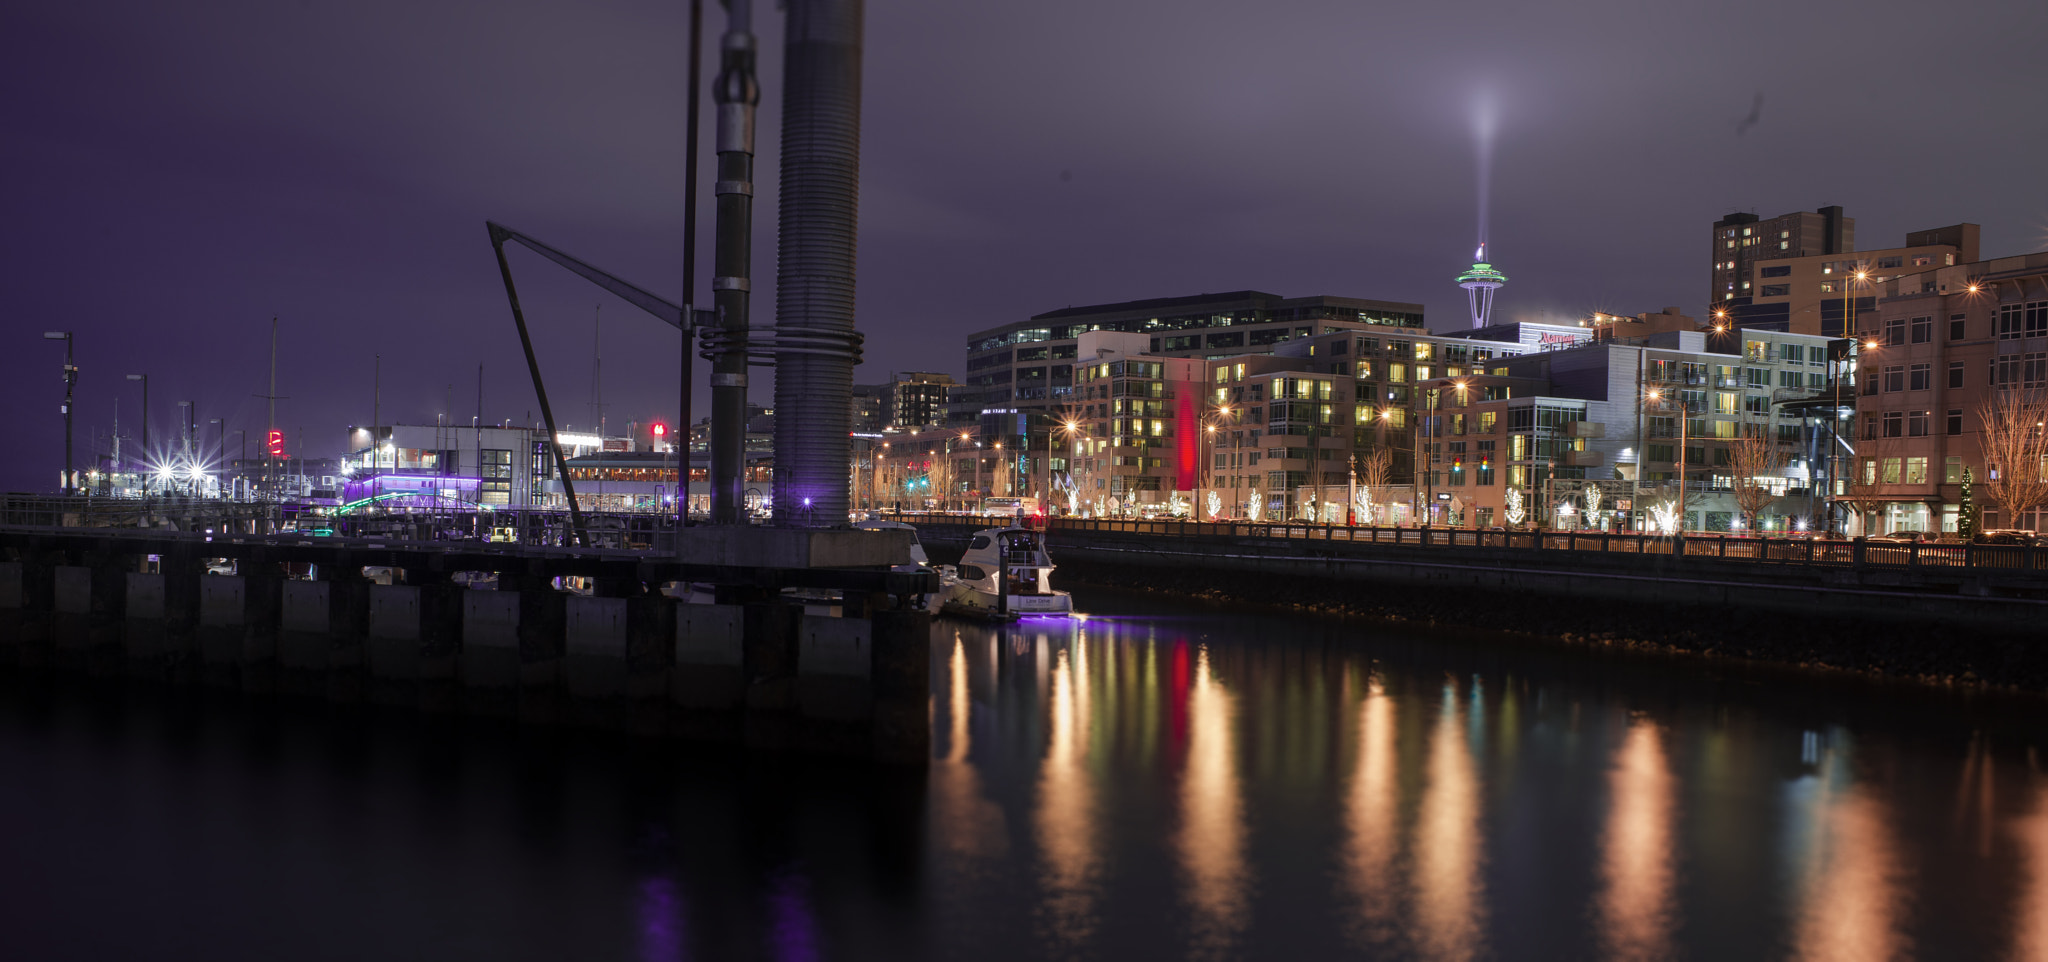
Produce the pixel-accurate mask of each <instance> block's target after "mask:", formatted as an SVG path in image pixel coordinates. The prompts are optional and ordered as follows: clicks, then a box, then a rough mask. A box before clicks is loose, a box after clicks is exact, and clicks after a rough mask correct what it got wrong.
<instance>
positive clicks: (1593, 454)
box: [1558, 451, 1606, 468]
mask: <svg viewBox="0 0 2048 962" xmlns="http://www.w3.org/2000/svg"><path fill="white" fill-rule="evenodd" d="M1558 463H1559V464H1560V465H1563V466H1564V467H1568V468H1597V467H1599V466H1600V465H1602V464H1605V463H1606V456H1605V455H1602V454H1601V453H1600V452H1598V451H1566V452H1565V453H1564V457H1563V458H1561V459H1560V460H1559V461H1558Z"/></svg>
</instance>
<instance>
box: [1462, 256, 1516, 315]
mask: <svg viewBox="0 0 2048 962" xmlns="http://www.w3.org/2000/svg"><path fill="white" fill-rule="evenodd" d="M1472 259H1473V264H1472V269H1471V270H1468V271H1466V272H1465V273H1463V274H1459V275H1458V286H1459V287H1462V288H1464V289H1465V294H1466V297H1467V298H1469V299H1470V300H1471V302H1472V327H1473V328H1474V329H1477V328H1482V327H1485V326H1486V321H1487V317H1488V316H1489V315H1491V314H1492V313H1493V292H1494V291H1497V290H1500V287H1501V285H1502V284H1506V283H1507V282H1508V278H1507V275H1506V274H1502V273H1501V272H1499V271H1497V270H1494V269H1493V265H1492V264H1488V263H1487V262H1486V244H1485V243H1484V242H1481V243H1480V245H1479V249H1478V250H1477V251H1474V252H1473V254H1472Z"/></svg>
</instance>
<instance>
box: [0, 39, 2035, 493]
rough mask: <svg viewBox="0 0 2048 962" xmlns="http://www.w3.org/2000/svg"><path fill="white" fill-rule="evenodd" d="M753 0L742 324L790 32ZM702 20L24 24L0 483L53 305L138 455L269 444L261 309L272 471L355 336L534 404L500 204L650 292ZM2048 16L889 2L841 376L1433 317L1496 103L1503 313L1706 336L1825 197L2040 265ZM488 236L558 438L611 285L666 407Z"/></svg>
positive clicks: (1864, 225) (83, 423)
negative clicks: (1625, 321)
mask: <svg viewBox="0 0 2048 962" xmlns="http://www.w3.org/2000/svg"><path fill="white" fill-rule="evenodd" d="M758 6H759V8H760V12H759V13H757V27H756V29H757V31H758V32H759V33H760V34H761V35H762V48H763V58H762V86H763V103H762V110H761V136H760V142H759V146H760V150H761V156H760V166H759V174H758V176H757V198H758V201H759V206H758V208H757V210H758V212H759V217H758V219H757V222H756V241H757V244H756V254H755V274H754V277H755V280H754V289H755V291H756V292H757V296H756V301H755V303H756V315H755V316H756V319H757V321H758V322H760V323H769V322H772V312H773V290H774V241H775V183H776V173H775V171H776V166H775V163H776V162H775V155H776V144H777V137H778V113H779V112H778V109H777V108H778V104H779V98H780V96H781V82H780V72H781V62H780V58H779V56H778V50H779V46H780V34H781V21H782V18H781V16H780V14H779V13H776V12H774V10H773V6H772V4H768V3H762V4H759V5H758ZM708 7H709V9H707V10H706V17H705V21H706V28H707V34H709V35H711V36H712V37H713V38H715V34H716V32H717V31H718V30H719V29H721V28H722V25H723V22H724V16H723V13H722V11H721V10H720V9H719V8H718V7H717V5H716V4H709V5H708ZM686 23H687V5H686V4H685V3H681V2H677V0H662V2H653V0H646V2H582V3H573V4H570V3H533V2H527V0H494V2H490V3H421V2H416V0H415V2H406V3H387V2H377V0H361V2H355V3H346V4H338V3H309V2H298V3H290V2H278V0H265V2H244V0H222V2H210V3H204V4H171V3H127V2H108V3H97V4H41V5H29V4H19V3H17V4H10V5H8V9H7V11H6V12H5V13H0V78H4V79H0V85H4V89H5V90H6V91H7V93H6V95H5V96H4V97H0V185H4V186H0V245H4V247H0V252H4V254H5V265H6V266H5V269H4V271H0V316H4V317H5V318H6V323H5V327H4V333H5V336H6V344H5V347H4V348H0V365H4V367H0V404H4V405H5V409H6V410H7V411H8V412H10V413H11V414H12V415H13V422H14V430H15V431H16V432H17V435H16V437H17V439H18V440H17V441H16V443H14V444H11V445H10V446H9V449H8V450H9V451H10V456H9V457H8V458H7V459H6V460H5V461H4V462H0V489H6V490H28V489H42V490H52V489H54V488H55V487H56V485H57V473H58V467H59V462H60V457H61V450H62V448H61V445H62V427H61V420H60V418H59V416H58V403H59V399H60V398H61V396H62V384H61V381H60V377H59V367H60V364H61V353H62V345H61V344H59V343H57V342H49V341H44V340H42V339H41V337H40V333H41V332H42V331H45V330H64V329H70V330H74V331H76V332H77V337H78V342H77V343H78V352H79V354H78V358H79V364H80V366H81V368H82V369H83V374H82V379H81V383H80V386H79V392H80V393H79V396H80V401H79V408H78V427H77V434H78V443H79V448H80V451H81V458H80V461H81V463H82V464H83V463H88V462H86V460H85V457H84V455H83V452H85V451H87V450H89V449H90V438H91V437H92V435H93V434H94V432H96V431H97V432H99V433H100V434H102V435H104V434H105V433H106V432H107V430H108V429H109V427H110V426H111V424H112V422H113V420H114V417H115V415H116V405H117V404H118V408H119V416H120V418H121V422H122V428H123V431H124V433H130V434H132V433H134V427H135V419H136V418H137V416H138V413H139V410H140V400H141V394H140V391H139V390H137V387H138V386H137V385H135V384H133V383H131V382H128V381H126V380H124V379H123V375H125V374H128V373H142V372H147V373H149V374H150V375H151V378H152V380H151V395H152V396H151V404H152V409H153V410H152V415H151V421H152V423H151V428H152V432H153V433H154V434H156V436H157V437H158V438H159V440H161V439H162V438H163V436H164V435H163V431H162V429H163V428H164V427H165V426H167V422H169V421H170V420H171V419H172V418H173V417H175V416H176V413H177V410H178V408H177V406H176V405H177V402H178V401H181V400H191V401H193V402H194V403H195V404H196V406H197V410H198V411H199V418H200V419H201V420H202V421H205V420H208V419H211V418H219V417H225V418H226V419H227V420H228V422H229V425H228V431H229V442H228V443H229V446H230V449H231V451H230V453H231V454H232V453H233V449H234V448H235V447H236V446H237V444H238V441H237V439H236V438H235V436H234V435H233V432H234V431H235V430H237V429H244V428H246V429H247V430H248V431H249V435H250V442H251V450H252V451H253V450H254V448H255V442H256V439H257V438H258V436H259V435H260V433H261V431H262V429H263V427H264V424H265V414H264V402H263V401H262V400H261V399H260V398H258V397H257V396H256V395H260V394H263V393H265V391H266V383H267V382H266V377H267V351H268V335H269V329H270V325H269V321H270V319H271V318H272V317H273V316H276V317H277V318H278V319H279V325H278V326H279V331H280V335H279V352H278V364H277V371H278V375H277V376H278V385H279V387H278V393H279V394H282V395H287V396H288V399H287V400H283V401H280V402H278V424H279V426H280V427H282V428H284V429H285V430H286V431H287V432H288V433H289V434H290V435H291V436H292V437H293V439H294V442H293V443H294V448H293V450H294V453H297V452H298V451H299V450H300V448H299V446H298V445H299V443H300V441H299V437H300V435H301V432H303V435H304V442H303V443H304V445H305V446H304V451H305V453H307V454H309V455H335V454H339V453H340V451H341V442H342V438H343V427H344V426H345V425H348V424H351V423H367V422H368V421H369V420H370V416H371V401H372V390H371V384H372V369H373V357H374V356H375V355H377V354H380V353H381V354H382V355H383V406H382V418H383V420H384V421H385V422H386V423H390V422H393V421H404V422H413V423H418V422H428V423H431V422H432V421H433V420H434V419H435V417H436V416H437V415H441V414H443V413H452V414H453V415H454V416H455V417H456V418H458V419H460V420H461V422H462V423H464V424H467V423H469V419H470V418H471V417H472V416H473V415H475V414H476V412H477V369H478V365H482V366H483V369H484V370H483V417H484V418H485V420H487V421H497V420H500V419H507V418H509V419H512V420H514V421H517V422H526V421H530V420H537V419H538V418H539V411H538V408H537V405H536V404H535V402H534V400H533V391H532V388H531V386H530V383H529V382H528V379H527V376H526V373H525V371H524V364H523V361H522V360H521V358H520V354H519V350H518V341H517V337H516V335H515V333H514V330H513V327H512V323H511V318H510V314H509V312H508V310H507V308H506V305H505V298H504V291H503V288H502V286H501V285H500V283H499V280H498V277H497V271H496V268H495V265H494V263H493V261H492V258H491V252H490V246H489V244H488V242H487V240H486V236H485V233H484V227H483V222H484V220H485V219H486V218H492V219H496V220H500V221H503V222H505V223H507V224H510V225H512V226H514V227H517V228H519V229H522V230H526V231H529V232H532V233H534V234H537V235H539V236H540V237H542V238H543V239H546V240H548V241H550V242H552V243H554V244H556V245H558V246H561V247H563V248H565V249H567V250H569V251H571V252H573V253H576V254H578V255H580V256H582V257H584V258H586V259H588V260H591V261H593V262H595V263H597V264H600V265H602V266H604V267H606V268H608V269H611V270H613V271H615V272H617V273H620V274H622V275H624V276H626V277H628V278H630V279H633V280H635V281H637V282H639V283H640V284H642V285H643V286H646V287H648V288H650V289H652V290H655V291H658V292H661V293H664V294H665V295H667V296H669V297H671V298H672V299H680V285H681V273H682V272H681V250H682V224H681V212H682V190H683V186H682V171H683V130H682V127H683V116H684V107H685V104H684V99H685V98H684V82H685V81H684V70H683V67H684V51H683V45H684V43H685V40H686V36H687V32H686ZM2044 36H2048V4H2041V3H2039V2H2011V3H2003V4H1994V3H1959V4H1946V5H1929V4H1926V3H1913V4H1905V3H1857V4H1849V3H1822V4H1787V3H1776V2H1773V3H1715V4H1707V3H1697V4H1684V5H1676V4H1658V5H1644V4H1634V3H1626V4H1625V3H1581V4H1577V5H1573V6H1572V7H1570V8H1569V9H1558V8H1555V7H1554V5H1548V4H1523V3H1502V4H1414V5H1409V6H1406V7H1400V6H1395V5H1388V4H1362V3H1355V2H1334V0H1333V2H1322V3H1314V2H1294V0H1267V2H1263V3H1243V2H1238V3H1227V4H1226V3H1218V2H1213V0H1178V2H1164V0H1121V2H1114V3H1104V2H1101V0H1095V2H1073V0H1038V2H1033V3H1007V4H999V3H986V2H982V3H960V2H929V0H924V2H892V0H872V2H871V3H870V4H869V8H868V24H867V43H868V46H867V68H866V94H865V131H864V142H863V145H862V165H863V166H862V175H863V185H862V196H861V215H862V225H861V226H862V233H861V275H860V280H859V283H860V312H861V316H860V325H861V327H862V329H863V330H865V331H866V332H867V335H868V345H867V362H866V363H865V364H864V365H863V366H862V367H861V368H860V369H859V371H858V372H857V375H856V377H857V380H860V381H863V382H870V381H881V380H884V379H886V377H887V376H888V373H889V372H890V371H892V370H937V371H948V372H952V373H954V374H956V375H957V374H959V373H961V371H960V369H961V366H962V362H963V353H964V341H965V335H966V334H967V333H968V332H969V331H972V330H976V329H980V328H984V327H990V326H993V325H996V324H1001V323H1004V322H1008V321H1013V320H1019V319H1022V318H1025V317H1028V316H1030V315H1032V314H1035V313H1039V312H1042V311H1046V310H1052V309H1055V308H1061V307H1065V306H1068V305H1078V304H1090V303H1099V302H1105V301H1116V300H1126V299H1133V298H1142V297H1157V296H1170V295H1182V294H1194V293H1199V292H1206V291H1227V290H1238V289H1244V288H1254V289H1259V290H1266V291H1271V292H1274V293H1278V294H1283V295H1289V296H1299V295H1310V294H1334V295H1346V296H1356V297H1373V298H1384V299H1389V300H1402V301H1419V302H1422V303H1424V304H1425V305H1427V311H1428V314H1429V317H1430V319H1431V321H1432V325H1433V326H1435V327H1438V328H1440V329H1443V328H1451V327H1455V326H1458V324H1459V323H1460V320H1461V314H1462V312H1463V310H1464V306H1463V292H1461V291H1459V290H1458V289H1457V288H1456V287H1455V286H1454V285H1453V284H1452V283H1451V280H1450V279H1451V278H1452V277H1453V276H1454V275H1456V274H1457V273H1458V272H1459V271H1460V270H1462V269H1463V268H1464V267H1465V265H1466V264H1467V263H1468V262H1469V260H1470V255H1471V253H1472V247H1473V244H1474V241H1475V234H1476V233H1477V231H1478V221H1479V211H1478V207H1479V203H1478V189H1477V182H1478V178H1477V176H1476V170H1477V168H1478V166H1479V163H1478V159H1479V157H1478V155H1479V151H1478V150H1477V148H1476V146H1475V144H1476V142H1477V141H1478V139H1479V138H1478V136H1477V134H1476V130H1477V128H1478V126H1479V124H1480V121H1479V118H1480V117H1481V116H1482V115H1483V114H1484V113H1485V112H1486V111H1487V110H1488V109H1489V108H1488V106H1487V105H1488V104H1491V110H1492V112H1493V113H1494V114H1495V115H1496V116H1497V118H1498V121H1497V125H1498V131H1497V135H1496V138H1495V140H1496V142H1495V145H1494V149H1493V156H1494V160H1493V165H1492V166H1493V178H1492V204H1491V207H1492V210H1491V218H1490V225H1491V226H1490V230H1489V233H1490V236H1491V243H1492V254H1493V260H1494V262H1495V263H1496V265H1498V266H1499V267H1500V268H1501V269H1502V270H1503V271H1505V272H1506V273H1507V274H1508V276H1509V277H1510V278H1511V280H1510V283H1509V285H1508V287H1507V288H1506V289H1505V290H1503V291H1502V293H1501V297H1500V301H1499V307H1498V310H1500V311H1501V312H1502V313H1503V314H1504V315H1505V316H1507V317H1509V318H1531V319H1535V318H1541V317H1553V318H1569V317H1578V316H1583V314H1584V313H1585V312H1587V311H1589V310H1595V309H1598V310H1610V311H1620V312H1628V313H1634V312H1638V311H1645V310H1658V309H1660V308H1662V307H1664V306H1666V305H1678V306H1680V307H1681V308H1684V309H1686V310H1687V311H1688V312H1689V313H1695V314H1697V313H1698V312H1699V310H1700V309H1701V307H1702V304H1703V302H1704V300H1705V297H1706V269H1707V263H1708V261H1709V260H1710V259H1709V258H1708V257H1707V256H1706V254H1707V250H1706V243H1707V238H1706V232H1707V229H1708V225H1709V224H1710V223H1711V222H1712V221H1713V220H1714V219H1715V218H1717V217H1719V216H1721V215H1723V214H1725V213H1727V212H1729V211H1731V210H1737V209H1740V210H1752V209H1753V210H1755V211H1756V212H1757V213H1758V214H1761V215H1763V216H1771V215H1775V214H1779V213H1783V212H1786V211H1791V210H1799V209H1813V208H1815V207H1818V206H1821V205H1826V204H1840V205H1843V206H1844V207H1845V208H1846V209H1847V212H1848V214H1849V215H1850V216H1852V217H1854V218H1856V221H1857V224H1856V227H1857V240H1858V246H1859V247H1863V248H1877V247H1885V246H1893V245H1896V244H1899V243H1902V242H1903V235H1904V233H1905V232H1906V231H1908V230H1915V229H1921V228H1928V227H1936V226H1941V225H1946V224H1951V223H1955V222H1958V221H1973V222H1976V223H1979V224H1982V225H1983V227H1984V233H1983V246H1984V252H1985V254H1986V255H1987V256H1994V255H2005V254H2014V253H2023V252H2028V251H2035V250H2041V249H2044V248H2048V177H2044V176H2043V174H2042V171H2043V169H2044V167H2043V157H2044V156H2048V130H2044V127H2048V113H2044V112H2043V111H2042V109H2041V101H2040V96H2041V93H2042V91H2043V90H2044V89H2048V69H2044V66H2043V64H2044V60H2043V58H2042V54H2041V51H2042V49H2043V48H2042V43H2043V41H2042V38H2043V37H2044ZM714 50H715V43H707V46H706V72H707V77H708V75H709V73H710V71H711V68H712V66H713V65H714V64H715V54H714V52H713V51H714ZM1758 94H1761V95H1762V98H1763V99H1762V103H1761V108H1760V110H1757V111H1756V114H1755V122H1754V123H1753V124H1751V125H1749V126H1747V127H1745V126H1744V121H1745V118H1747V117H1748V116H1749V115H1750V114H1751V111H1752V107H1753V106H1754V105H1755V104H1756V99H1757V96H1758ZM709 115H710V112H709V111H708V110H707V111H706V118H705V119H706V129H707V134H706V136H705V139H704V145H705V149H706V150H707V151H708V150H709V148H710V138H709V136H708V128H709V119H710V117H709ZM710 179H711V178H710V173H709V167H708V165H707V167H706V169H705V171H704V173H702V174H701V175H700V185H699V186H700V189H702V190H703V191H704V197H705V198H706V201H707V202H706V203H705V204H704V205H703V206H704V217H703V220H702V222H701V224H700V229H701V230H702V231H703V234H702V236H703V237H704V238H705V239H706V243H704V244H702V245H700V247H701V249H702V252H703V256H704V260H703V266H702V267H701V268H700V271H699V275H698V276H699V282H700V284H703V285H705V290H704V294H705V296H704V297H703V298H701V299H702V300H706V301H708V283H709V277H710V270H709V244H708V239H709V236H710V229H711V218H710V214H709V208H710V205H709V203H708V199H709V191H710ZM514 257H515V262H514V270H515V272H516V274H517V276H518V277H519V279H520V282H521V293H522V295H523V296H524V298H525V301H526V306H527V309H528V312H529V319H530V320H532V321H533V322H534V323H535V324H536V325H537V326H538V328H539V329H540V333H539V340H540V343H541V347H542V352H543V353H542V359H543V360H542V364H543V371H544V373H545V374H546V375H547V376H548V378H549V385H550V388H551V389H552V391H553V392H554V393H553V399H554V402H555V405H556V411H557V416H558V417H560V418H561V419H562V420H563V421H565V422H567V423H568V424H570V425H573V426H574V427H576V428H577V429H587V428H588V427H589V426H590V425H591V423H592V421H593V420H594V417H593V408H592V403H591V402H592V391H591V385H592V369H593V364H592V348H593V343H594V340H595V339H594V337H593V329H592V318H593V315H594V314H595V313H597V309H598V306H599V305H600V304H602V305H603V307H602V317H603V338H602V340H603V353H604V362H603V364H604V367H603V370H604V382H605V391H604V400H605V402H606V405H607V414H608V418H609V419H610V421H611V423H612V424H613V425H615V426H622V425H623V424H624V423H625V422H628V421H640V422H642V423H645V422H646V421H649V420H652V419H661V420H671V421H672V420H673V418H674V417H675V413H674V405H675V397H676V388H675V363H676V361H675V359H676V337H675V335H674V333H673V332H672V331H671V330H670V329H669V328H667V327H666V326H665V325H662V324H660V323H659V322H657V321H654V320H653V319H651V318H649V317H646V316H644V315H640V314H638V313H637V312H636V311H634V310H633V309H632V308H629V307H627V306H625V305H624V304H622V303H619V302H617V301H609V300H608V299H605V298H603V297H601V296H600V295H598V294H597V292H596V291H595V289H594V288H591V287H589V286H588V285H586V284H585V283H584V282H582V281H580V280H577V279H575V278H573V277H570V276H569V275H567V274H565V273H563V272H561V271H560V270H559V269H557V268H554V267H553V266H552V265H548V264H546V263H544V262H542V261H540V260H539V259H538V258H537V257H534V256H532V255H530V254H525V253H515V254H514ZM703 370H704V366H703V365H702V364H701V363H700V364H699V366H698V371H699V372H700V380H701V373H702V372H703ZM756 384H757V386H756V388H755V395H756V400H757V401H762V402H766V401H768V400H769V399H770V398H771V397H772V388H771V387H770V386H769V383H768V379H767V378H758V379H757V380H756ZM698 396H699V399H700V401H699V403H700V407H699V408H698V410H699V413H700V414H701V413H702V412H704V411H705V410H706V408H705V407H703V406H701V405H702V404H703V398H704V397H705V396H706V392H705V391H703V390H702V389H700V390H699V392H698Z"/></svg>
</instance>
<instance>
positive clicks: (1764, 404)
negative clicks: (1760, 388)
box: [1742, 394, 1771, 417]
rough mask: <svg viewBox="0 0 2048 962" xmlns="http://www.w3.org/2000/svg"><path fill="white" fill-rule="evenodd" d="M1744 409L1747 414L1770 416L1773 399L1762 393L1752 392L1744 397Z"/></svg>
mask: <svg viewBox="0 0 2048 962" xmlns="http://www.w3.org/2000/svg"><path fill="white" fill-rule="evenodd" d="M1742 410H1743V412H1744V413H1747V414H1754V415H1758V416H1760V417H1769V416H1770V413H1771V399H1770V398H1767V397H1764V396H1763V395H1761V394H1751V395H1749V396H1748V397H1745V398H1743V399H1742Z"/></svg>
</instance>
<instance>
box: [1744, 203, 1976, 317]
mask: <svg viewBox="0 0 2048 962" xmlns="http://www.w3.org/2000/svg"><path fill="white" fill-rule="evenodd" d="M1978 234H1979V228H1978V226H1977V225H1976V224H1953V225H1950V226H1948V227H1939V228H1935V229H1933V230H1924V231H1914V232H1912V233H1909V234H1907V235H1906V243H1905V246H1903V247H1891V248H1885V249H1883V250H1872V251H1861V252H1856V251H1854V248H1853V247H1852V248H1851V249H1850V251H1848V252H1842V253H1828V254H1818V255H1812V256H1790V255H1784V254H1779V255H1777V256H1772V255H1769V254H1761V255H1758V256H1756V257H1755V258H1754V259H1753V260H1752V261H1750V268H1749V270H1748V272H1747V273H1745V274H1743V275H1742V276H1741V277H1740V279H1739V280H1738V281H1737V282H1736V287H1735V288H1734V289H1733V290H1732V291H1729V292H1726V293H1729V295H1730V296H1728V297H1726V298H1723V299H1721V300H1720V301H1718V302H1717V304H1716V307H1717V310H1718V311H1719V312H1720V314H1721V315H1724V316H1725V317H1726V318H1727V319H1728V320H1731V321H1732V322H1733V323H1734V325H1735V326H1737V327H1742V328H1747V329H1761V328H1769V329H1771V330H1779V331H1788V332H1791V333H1796V334H1819V335H1823V336H1827V337H1847V336H1848V333H1847V332H1848V331H1849V330H1851V329H1852V328H1853V327H1854V326H1855V325H1854V324H1852V323H1850V322H1849V321H1848V320H1847V319H1848V318H1852V317H1856V316H1860V315H1862V314H1865V313H1868V312H1870V311H1872V310H1874V309H1875V307H1876V301H1877V297H1878V296H1879V294H1880V292H1882V291H1883V290H1884V285H1885V284H1886V283H1887V282H1889V281H1891V280H1893V279H1895V278H1898V277H1901V276H1905V275H1908V274H1917V273H1922V272H1925V271H1928V270H1931V269H1934V268H1939V267H1953V266H1955V265H1957V264H1967V263H1971V262H1973V261H1975V260H1976V259H1977V245H1978ZM1730 263H1736V262H1733V261H1731V262H1730Z"/></svg>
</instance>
